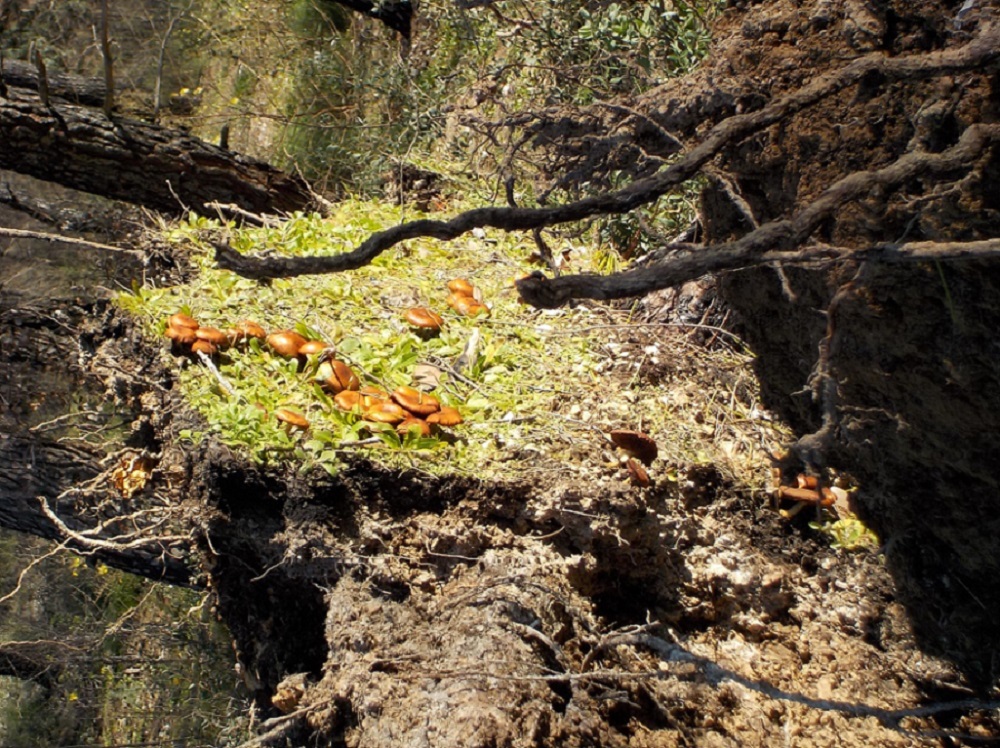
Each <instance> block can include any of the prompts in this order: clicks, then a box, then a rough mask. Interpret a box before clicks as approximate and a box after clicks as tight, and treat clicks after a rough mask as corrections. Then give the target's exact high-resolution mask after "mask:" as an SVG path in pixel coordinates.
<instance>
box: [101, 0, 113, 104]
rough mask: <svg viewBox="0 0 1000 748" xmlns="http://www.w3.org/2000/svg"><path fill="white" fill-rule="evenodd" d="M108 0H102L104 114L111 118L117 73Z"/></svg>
mask: <svg viewBox="0 0 1000 748" xmlns="http://www.w3.org/2000/svg"><path fill="white" fill-rule="evenodd" d="M109 15H110V14H109V11H108V0H102V2H101V54H102V55H103V57H104V116H106V117H107V118H108V119H111V114H112V111H113V110H114V108H115V74H114V70H113V68H112V62H113V60H112V57H111V37H110V31H109V23H110V19H109V18H108V16H109Z"/></svg>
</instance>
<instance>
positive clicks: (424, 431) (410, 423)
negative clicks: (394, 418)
mask: <svg viewBox="0 0 1000 748" xmlns="http://www.w3.org/2000/svg"><path fill="white" fill-rule="evenodd" d="M414 426H416V427H417V428H419V429H420V435H421V436H430V435H431V425H430V424H429V423H427V421H425V420H423V419H422V418H413V417H412V416H411V417H410V418H404V419H403V420H402V421H400V422H399V423H398V424H396V433H397V434H399V435H400V436H406V435H407V433H409V431H410V429H411V428H413V427H414Z"/></svg>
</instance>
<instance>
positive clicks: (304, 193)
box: [0, 87, 312, 216]
mask: <svg viewBox="0 0 1000 748" xmlns="http://www.w3.org/2000/svg"><path fill="white" fill-rule="evenodd" d="M0 168H3V169H10V170H11V171H16V172H19V173H21V174H28V175H30V176H33V177H36V178H38V179H44V180H46V181H50V182H56V183H59V184H62V185H65V186H67V187H72V188H74V189H79V190H84V191H86V192H92V193H94V194H98V195H103V196H105V197H109V198H113V199H116V200H125V201H127V202H131V203H135V204H138V205H143V206H145V207H148V208H152V209H154V210H158V211H163V212H165V213H171V214H178V213H182V212H184V211H187V210H193V211H195V212H197V213H200V214H204V215H211V216H214V215H216V211H214V210H212V209H210V208H208V207H207V204H208V203H211V202H220V203H232V204H234V205H236V206H238V207H239V208H241V209H243V210H247V211H250V212H253V213H276V212H291V211H295V210H304V209H307V208H308V207H309V206H310V205H311V203H312V196H311V194H310V191H309V188H308V185H306V183H305V180H303V179H301V178H299V177H296V176H293V175H290V174H286V173H285V172H282V171H280V170H279V169H276V168H275V167H273V166H271V165H269V164H267V163H264V162H262V161H257V160H256V159H253V158H250V157H248V156H242V155H239V154H236V153H233V152H232V151H227V150H224V149H222V148H219V147H218V146H215V145H212V144H210V143H206V142H205V141H203V140H200V139H198V138H196V137H194V136H192V135H190V134H188V133H186V132H183V131H181V130H175V129H169V128H165V127H160V126H158V125H152V124H148V123H144V122H139V121H136V120H128V119H116V120H115V121H113V122H112V121H111V120H109V119H108V118H107V117H105V116H104V115H103V114H102V113H101V112H99V111H96V110H92V109H88V108H86V107H80V106H76V105H74V104H61V103H56V104H53V105H52V106H50V107H46V106H44V105H43V104H42V102H41V101H40V100H39V98H38V97H37V96H36V95H35V94H34V93H33V92H31V91H27V90H25V89H19V88H14V87H10V88H9V90H8V97H7V98H6V99H3V100H2V101H0Z"/></svg>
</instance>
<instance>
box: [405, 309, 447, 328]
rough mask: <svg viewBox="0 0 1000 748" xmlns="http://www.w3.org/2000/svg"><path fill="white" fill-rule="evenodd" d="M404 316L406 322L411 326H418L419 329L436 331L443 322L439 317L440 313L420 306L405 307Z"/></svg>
mask: <svg viewBox="0 0 1000 748" xmlns="http://www.w3.org/2000/svg"><path fill="white" fill-rule="evenodd" d="M405 316H406V321H407V322H408V323H410V324H411V325H412V326H413V327H417V328H420V329H421V330H433V331H437V330H440V329H441V325H443V324H444V320H443V319H441V315H439V314H437V313H435V312H432V311H431V310H430V309H426V308H425V307H422V306H416V307H413V308H412V309H407V310H406V315H405Z"/></svg>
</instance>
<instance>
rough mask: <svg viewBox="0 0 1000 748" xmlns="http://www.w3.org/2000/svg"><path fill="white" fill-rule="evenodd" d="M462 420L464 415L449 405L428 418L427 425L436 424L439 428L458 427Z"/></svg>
mask: <svg viewBox="0 0 1000 748" xmlns="http://www.w3.org/2000/svg"><path fill="white" fill-rule="evenodd" d="M462 420H463V419H462V414H461V413H459V412H458V410H457V409H456V408H452V407H450V406H448V405H444V406H442V407H441V410H439V411H438V412H437V413H431V414H430V415H429V416H427V423H436V424H437V425H438V426H457V425H458V424H460V423H462Z"/></svg>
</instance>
